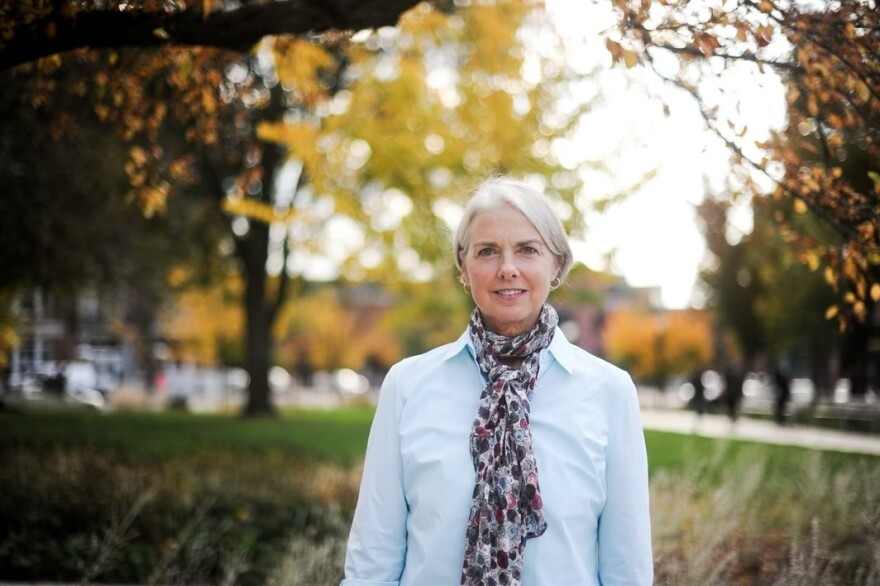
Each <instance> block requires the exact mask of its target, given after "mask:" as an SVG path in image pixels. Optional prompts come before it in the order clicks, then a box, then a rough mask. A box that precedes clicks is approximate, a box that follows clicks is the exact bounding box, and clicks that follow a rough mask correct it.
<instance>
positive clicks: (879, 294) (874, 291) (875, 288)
mask: <svg viewBox="0 0 880 586" xmlns="http://www.w3.org/2000/svg"><path fill="white" fill-rule="evenodd" d="M871 299H872V300H874V301H880V283H874V284H873V285H871Z"/></svg>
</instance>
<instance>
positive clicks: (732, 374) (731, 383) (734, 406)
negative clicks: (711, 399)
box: [724, 363, 745, 423]
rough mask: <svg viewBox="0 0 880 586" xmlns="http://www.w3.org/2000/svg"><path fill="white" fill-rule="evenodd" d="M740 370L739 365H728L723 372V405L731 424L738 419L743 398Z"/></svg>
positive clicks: (742, 379) (742, 378) (742, 380)
mask: <svg viewBox="0 0 880 586" xmlns="http://www.w3.org/2000/svg"><path fill="white" fill-rule="evenodd" d="M744 380H745V379H744V377H743V372H742V368H741V367H740V365H739V364H735V363H730V364H728V365H727V368H726V369H725V371H724V405H725V407H726V408H727V417H728V418H729V419H730V421H731V423H736V420H737V419H738V418H739V407H740V403H742V398H743V382H744Z"/></svg>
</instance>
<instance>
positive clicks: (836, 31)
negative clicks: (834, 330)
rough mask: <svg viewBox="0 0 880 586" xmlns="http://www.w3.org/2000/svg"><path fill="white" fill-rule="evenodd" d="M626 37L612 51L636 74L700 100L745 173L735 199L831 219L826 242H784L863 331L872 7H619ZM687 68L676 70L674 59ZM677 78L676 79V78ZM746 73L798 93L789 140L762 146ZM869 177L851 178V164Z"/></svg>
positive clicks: (872, 206) (875, 67)
mask: <svg viewBox="0 0 880 586" xmlns="http://www.w3.org/2000/svg"><path fill="white" fill-rule="evenodd" d="M613 4H614V6H615V8H616V10H617V11H618V13H619V16H620V31H619V35H617V36H616V38H610V39H609V40H608V43H607V46H608V48H609V50H610V51H611V53H612V55H613V56H614V58H615V59H616V60H618V61H620V62H622V63H624V64H625V65H627V66H634V65H635V64H637V63H642V64H645V65H647V66H648V67H649V68H650V69H651V70H653V71H654V72H655V73H656V74H657V75H659V76H660V77H661V78H662V79H664V80H666V81H667V82H669V83H671V84H673V85H675V86H676V87H678V88H680V89H682V90H683V91H685V92H687V93H688V94H690V95H691V96H693V97H694V98H695V100H696V102H697V104H698V106H699V109H700V112H701V113H702V115H703V117H704V118H705V120H706V124H707V126H708V127H709V128H710V129H711V130H713V131H714V132H715V133H716V134H717V136H719V137H720V138H721V140H722V141H724V143H725V144H726V145H727V146H728V147H729V148H730V150H731V152H732V154H733V162H734V164H735V168H736V169H737V170H738V171H737V173H736V174H735V175H734V177H733V181H732V186H731V193H734V194H736V193H742V194H744V195H745V196H751V195H756V194H757V195H760V194H762V193H764V192H765V191H766V190H767V186H768V185H769V186H771V187H770V189H769V191H771V192H774V196H775V197H778V198H783V199H787V200H789V201H790V202H791V206H792V209H793V210H794V211H795V212H796V214H805V213H808V212H809V213H811V214H813V215H815V216H816V217H818V218H820V219H821V220H822V221H823V222H824V223H825V224H826V225H827V226H828V227H829V228H831V229H832V230H833V231H834V233H835V237H834V238H833V239H832V240H831V241H822V240H816V239H815V237H814V236H812V235H810V234H807V233H804V232H801V231H799V230H798V229H797V227H796V225H795V224H794V223H791V222H785V220H784V219H783V223H782V224H780V227H779V231H780V233H781V234H782V235H783V237H785V239H786V241H787V242H788V243H789V245H790V246H792V247H793V248H794V249H795V250H796V253H797V255H798V257H799V258H800V259H801V260H802V262H804V263H806V264H808V265H809V266H810V267H811V268H813V269H814V270H815V269H816V268H818V267H819V266H820V264H824V265H825V266H826V267H827V268H828V270H829V271H830V272H829V273H828V274H829V281H830V282H831V283H832V284H833V285H834V286H836V287H837V289H838V292H839V297H838V302H837V304H836V305H835V308H834V309H833V310H831V314H832V315H830V317H836V318H837V319H838V321H839V323H840V325H841V327H844V326H845V325H846V324H847V323H850V322H852V321H864V320H865V319H866V318H867V316H868V315H869V313H870V312H869V309H870V307H869V306H870V302H876V301H877V300H880V282H878V280H880V275H878V269H877V267H878V265H880V214H878V213H877V209H878V199H880V175H877V171H876V170H877V169H878V163H880V127H878V125H877V120H878V114H880V62H878V60H877V59H876V55H877V54H878V53H880V20H878V18H880V17H878V13H877V10H876V5H875V3H874V2H872V1H866V2H861V1H850V0H847V1H844V2H830V3H822V4H819V5H815V4H803V3H796V2H777V1H775V0H737V1H735V2H721V1H714V2H708V3H706V2H702V1H698V0H672V1H661V0H657V1H655V2H651V1H644V2H642V1H639V2H636V1H629V0H614V2H613ZM670 55H672V56H674V57H676V58H677V61H676V62H677V67H675V66H672V67H671V66H670V59H669V56H670ZM676 69H677V70H676ZM743 73H751V74H753V75H757V74H758V73H773V74H775V75H777V76H779V77H780V78H781V79H783V80H784V82H785V83H786V84H787V87H788V94H787V101H788V129H789V131H788V133H787V134H786V135H783V134H776V135H775V136H773V137H771V138H770V139H769V140H764V139H763V138H757V139H756V138H755V137H754V135H753V134H752V133H750V129H749V128H748V127H747V123H748V121H747V120H746V119H745V118H743V116H742V113H741V112H740V110H739V108H738V107H737V102H736V94H735V91H734V89H735V88H734V87H733V86H734V84H736V83H737V80H741V79H742V74H743ZM854 159H860V160H862V161H864V162H865V163H867V164H865V165H863V166H862V172H860V173H858V174H852V173H847V172H846V169H845V168H846V166H847V165H848V161H850V162H851V161H852V160H854Z"/></svg>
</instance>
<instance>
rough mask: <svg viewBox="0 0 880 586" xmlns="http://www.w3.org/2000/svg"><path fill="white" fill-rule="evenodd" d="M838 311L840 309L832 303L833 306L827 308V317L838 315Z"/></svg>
mask: <svg viewBox="0 0 880 586" xmlns="http://www.w3.org/2000/svg"><path fill="white" fill-rule="evenodd" d="M837 311H838V310H837V306H836V305H832V306H831V307H829V308H828V309H826V310H825V319H831V318H833V317H834V316H835V315H837Z"/></svg>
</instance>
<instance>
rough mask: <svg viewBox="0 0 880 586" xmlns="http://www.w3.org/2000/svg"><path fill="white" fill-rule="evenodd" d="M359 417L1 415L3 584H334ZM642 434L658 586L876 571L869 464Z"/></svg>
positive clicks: (801, 579) (360, 434) (879, 466)
mask: <svg viewBox="0 0 880 586" xmlns="http://www.w3.org/2000/svg"><path fill="white" fill-rule="evenodd" d="M371 418H372V412H371V411H370V410H369V409H364V408H352V409H340V410H335V411H306V410H295V411H289V412H286V413H285V414H284V416H283V417H281V418H279V419H277V420H274V421H251V420H242V419H240V418H237V417H232V416H205V415H189V414H185V413H163V414H153V413H118V414H115V413H114V414H104V415H99V414H89V413H58V412H54V413H53V412H46V413H34V414H28V415H10V414H4V415H0V527H3V528H4V531H3V532H0V580H22V581H23V580H31V581H36V580H40V581H43V580H45V581H65V582H74V581H77V582H85V581H96V582H114V583H140V584H160V583H161V584H169V583H211V584H239V585H251V584H254V585H256V584H282V583H283V584H288V585H290V584H304V585H306V584H307V585H309V586H323V585H325V584H327V585H329V584H337V583H338V580H339V578H340V576H341V562H342V555H343V549H344V543H345V537H346V534H347V529H348V523H349V521H350V516H351V512H352V510H353V507H354V504H355V501H356V497H357V486H358V481H359V478H360V468H359V460H360V458H361V456H362V454H363V451H364V446H365V443H366V437H367V433H368V431H369V425H370V421H371ZM646 440H647V444H648V452H649V460H650V466H651V493H652V494H651V496H652V515H653V527H654V535H653V540H654V550H655V568H656V572H657V583H658V584H755V583H758V584H782V585H786V584H816V583H822V584H834V583H840V584H877V583H880V573H878V570H880V491H877V490H876V487H877V486H878V485H880V458H875V457H870V456H859V455H852V454H839V453H833V452H817V451H811V450H805V449H801V448H793V447H783V446H769V445H760V444H753V443H748V442H741V441H722V440H712V439H708V438H700V437H696V436H688V435H679V434H672V433H662V432H654V431H649V432H647V433H646Z"/></svg>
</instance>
